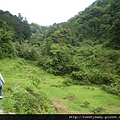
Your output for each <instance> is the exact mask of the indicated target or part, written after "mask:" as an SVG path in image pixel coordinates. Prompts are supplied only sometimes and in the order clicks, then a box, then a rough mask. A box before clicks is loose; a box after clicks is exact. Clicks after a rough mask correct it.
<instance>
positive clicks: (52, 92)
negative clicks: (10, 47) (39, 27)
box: [0, 59, 120, 114]
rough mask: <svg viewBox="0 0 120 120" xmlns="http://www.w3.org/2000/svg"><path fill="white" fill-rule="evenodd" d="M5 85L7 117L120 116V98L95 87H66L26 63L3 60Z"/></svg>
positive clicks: (64, 81)
mask: <svg viewBox="0 0 120 120" xmlns="http://www.w3.org/2000/svg"><path fill="white" fill-rule="evenodd" d="M0 66H1V68H0V69H1V73H2V75H3V77H4V79H5V81H6V84H5V85H4V86H3V96H4V98H3V99H2V100H0V109H3V111H4V112H5V113H17V114H36V113H43V114H47V113H48V114H55V113H77V114H82V113H119V112H120V109H119V107H120V106H119V97H117V96H115V95H111V94H108V93H106V92H104V91H102V90H101V89H100V88H99V87H96V86H87V85H84V86H80V85H72V84H70V83H67V79H69V78H62V77H60V76H57V77H56V76H54V75H52V74H48V73H46V72H45V71H43V70H42V69H40V68H38V67H36V66H35V65H34V64H31V63H30V62H26V61H25V60H23V59H14V60H12V59H4V60H0Z"/></svg>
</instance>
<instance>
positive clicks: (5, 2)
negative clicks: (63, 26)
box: [0, 0, 96, 26]
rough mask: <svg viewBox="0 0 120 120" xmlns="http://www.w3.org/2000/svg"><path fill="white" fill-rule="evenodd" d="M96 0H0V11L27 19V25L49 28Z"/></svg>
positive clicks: (64, 20)
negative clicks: (33, 24)
mask: <svg viewBox="0 0 120 120" xmlns="http://www.w3.org/2000/svg"><path fill="white" fill-rule="evenodd" d="M95 1H96V0H0V9H1V10H3V11H9V12H10V13H11V14H13V15H18V13H21V15H22V16H23V17H24V18H25V17H26V18H27V21H28V23H32V22H34V23H37V24H39V25H42V26H49V25H52V24H54V23H61V22H66V21H67V20H69V19H70V18H72V17H74V16H75V15H77V14H78V12H80V11H83V10H84V9H85V8H86V7H88V6H89V5H91V4H92V3H93V2H95Z"/></svg>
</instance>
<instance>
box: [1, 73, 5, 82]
mask: <svg viewBox="0 0 120 120" xmlns="http://www.w3.org/2000/svg"><path fill="white" fill-rule="evenodd" d="M0 80H1V81H2V82H3V83H4V84H5V81H4V79H3V77H2V75H1V73H0Z"/></svg>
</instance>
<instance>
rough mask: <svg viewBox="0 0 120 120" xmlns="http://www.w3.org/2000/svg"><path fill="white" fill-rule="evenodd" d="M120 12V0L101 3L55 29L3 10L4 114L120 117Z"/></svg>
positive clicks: (0, 62)
mask: <svg viewBox="0 0 120 120" xmlns="http://www.w3.org/2000/svg"><path fill="white" fill-rule="evenodd" d="M119 10H120V1H119V0H114V1H113V0H97V1H95V2H94V3H93V4H92V5H90V6H89V7H87V8H86V9H85V10H84V11H81V12H79V13H78V15H76V16H74V17H73V18H71V19H69V20H68V21H67V22H63V23H59V24H53V25H51V26H39V25H38V24H36V23H31V24H28V22H27V20H26V18H23V17H22V15H21V14H20V13H19V14H18V16H13V15H12V14H11V13H9V12H8V11H2V10H0V59H1V60H0V72H1V73H2V74H3V77H4V78H5V81H6V85H5V86H4V87H3V91H4V96H5V99H3V100H1V101H0V105H1V106H2V108H3V109H4V111H5V112H15V113H26V114H28V113H33V114H34V113H74V112H75V113H120V109H119V107H120V106H119V97H120V67H119V66H120V32H119V30H120V12H119ZM18 28H19V29H18ZM34 101H35V102H34Z"/></svg>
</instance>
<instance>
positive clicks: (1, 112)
mask: <svg viewBox="0 0 120 120" xmlns="http://www.w3.org/2000/svg"><path fill="white" fill-rule="evenodd" d="M0 114H15V113H12V112H9V113H5V112H4V111H3V110H2V109H0Z"/></svg>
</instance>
